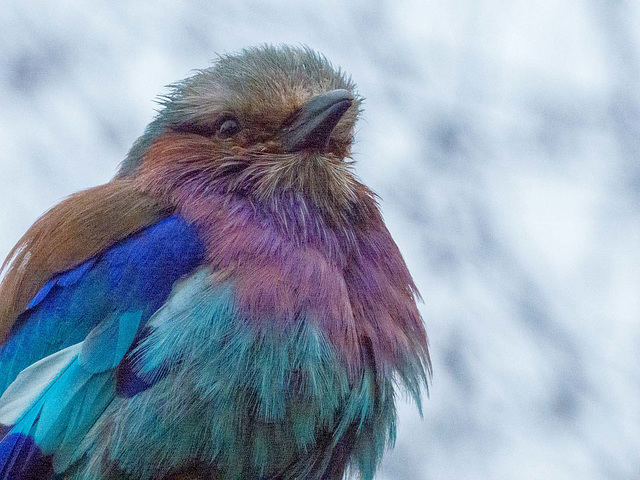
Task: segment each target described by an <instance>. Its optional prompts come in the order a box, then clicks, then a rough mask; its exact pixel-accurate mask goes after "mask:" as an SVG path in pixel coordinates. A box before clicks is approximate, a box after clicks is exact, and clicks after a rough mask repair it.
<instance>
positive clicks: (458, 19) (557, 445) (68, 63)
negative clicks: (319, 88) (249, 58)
mask: <svg viewBox="0 0 640 480" xmlns="http://www.w3.org/2000/svg"><path fill="white" fill-rule="evenodd" d="M265 42H266V43H276V44H279V43H289V44H296V45H297V44H307V45H309V46H311V47H313V48H314V49H317V50H319V51H321V52H323V53H324V54H325V55H326V56H327V57H328V58H330V59H331V60H332V61H333V62H334V63H335V64H336V65H340V66H341V67H342V68H343V69H345V70H346V71H348V72H349V73H351V74H352V76H353V78H354V80H355V81H356V83H357V84H358V86H359V91H360V93H361V94H362V95H364V96H365V97H366V103H365V113H364V118H363V120H362V121H361V122H360V124H359V127H358V132H357V144H356V156H355V159H356V160H357V162H358V164H357V171H358V174H359V175H360V177H361V178H362V179H363V180H364V181H365V183H367V184H368V185H369V186H371V187H372V188H373V189H374V190H375V191H376V192H377V193H378V194H379V195H380V196H381V198H382V209H383V212H384V215H385V218H386V220H387V224H388V226H389V228H390V230H391V232H392V234H393V235H394V237H395V239H396V240H397V242H398V244H399V246H400V249H401V250H402V252H403V253H404V255H405V257H406V259H407V262H408V264H409V267H410V270H411V271H412V273H413V275H414V277H415V280H416V282H417V284H418V287H419V288H420V291H421V293H422V295H423V296H424V305H422V306H421V310H422V313H423V316H424V319H425V322H426V324H427V328H428V332H429V335H430V339H431V348H432V357H433V368H434V377H433V382H432V386H431V392H430V396H431V398H430V400H428V401H426V402H425V405H424V418H423V419H421V418H420V416H419V415H418V413H417V412H416V409H415V407H414V406H413V405H411V404H409V403H402V404H401V405H400V422H399V435H398V441H397V445H396V448H395V450H394V451H393V452H391V453H389V454H388V455H387V456H386V457H385V460H384V463H383V465H382V467H381V469H380V472H379V475H378V477H377V478H379V479H380V480H427V479H434V480H435V479H438V480H440V479H443V480H444V479H456V480H458V479H465V480H466V479H496V480H498V479H517V480H524V479H540V478H549V479H576V478H580V479H603V480H604V479H606V480H611V479H638V478H640V322H639V320H640V191H639V187H640V83H639V81H640V2H636V1H624V0H617V1H612V0H537V1H535V2H532V1H530V0H512V1H510V2H501V1H498V0H414V1H410V0H407V1H394V2H391V1H389V2H380V1H372V0H355V1H349V2H338V1H335V2H308V3H306V4H303V3H302V2H287V1H275V2H261V3H256V2H252V1H250V0H238V1H226V2H216V1H201V2H198V1H171V2H168V1H166V2H163V1H157V2H153V4H151V2H144V5H143V4H142V2H125V1H113V2H92V3H90V4H89V3H86V2H68V1H58V2H47V3H46V4H45V2H30V1H17V0H16V1H13V0H9V1H4V2H2V3H0V90H1V91H2V92H3V95H2V98H1V99H0V201H1V202H2V207H0V256H2V257H3V258H4V256H5V255H6V254H7V252H8V251H9V249H10V248H11V246H12V245H13V244H14V243H15V242H16V241H17V240H18V238H19V237H20V236H21V235H22V234H23V233H24V231H25V230H26V229H27V228H28V227H29V226H30V225H31V223H32V222H33V221H34V220H35V219H36V218H37V217H38V216H39V215H40V214H41V213H43V212H44V211H45V210H46V209H47V208H49V207H51V206H52V205H54V204H55V203H56V202H58V201H59V200H60V199H62V198H63V197H65V196H66V195H68V194H70V193H72V192H75V191H77V190H80V189H84V188H87V187H90V186H93V185H96V184H100V183H103V182H106V181H108V180H109V179H110V178H111V177H112V176H113V175H114V173H115V172H116V169H117V166H118V163H119V162H120V161H121V160H122V159H123V158H124V156H125V154H126V152H127V150H128V148H129V147H130V145H131V144H132V142H133V141H134V140H135V139H136V137H137V136H138V135H140V134H141V133H142V131H143V129H144V127H145V125H146V124H147V123H148V122H149V121H150V120H151V119H152V117H153V115H154V109H155V104H154V103H153V99H154V97H155V96H156V95H157V94H159V93H162V92H163V91H165V90H164V89H163V86H164V85H166V84H168V83H170V82H173V81H176V80H179V79H182V78H184V77H185V76H187V75H189V74H190V72H191V71H192V69H195V68H205V67H207V66H209V65H210V63H211V60H212V59H214V58H215V54H216V53H225V52H234V51H237V50H239V49H240V48H242V47H244V46H249V45H254V44H259V43H265Z"/></svg>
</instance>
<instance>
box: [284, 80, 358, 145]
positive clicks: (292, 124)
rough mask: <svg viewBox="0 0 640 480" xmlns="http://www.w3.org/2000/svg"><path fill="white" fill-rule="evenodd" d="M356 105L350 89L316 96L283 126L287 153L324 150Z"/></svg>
mask: <svg viewBox="0 0 640 480" xmlns="http://www.w3.org/2000/svg"><path fill="white" fill-rule="evenodd" d="M352 103H353V95H352V94H351V92H349V91H348V90H331V91H330V92H326V93H322V94H320V95H317V96H315V97H313V98H312V99H311V100H309V101H308V102H307V103H305V104H304V105H302V106H301V107H300V108H298V110H296V112H295V113H294V114H293V116H292V117H291V119H290V120H289V121H288V122H287V123H286V124H285V126H284V127H283V134H282V144H283V147H284V150H285V151H286V152H287V153H291V152H297V151H299V150H303V149H307V150H320V151H322V150H324V149H325V148H326V147H327V144H328V143H329V137H331V132H333V129H334V128H335V126H336V125H337V124H338V122H339V121H340V119H341V118H342V116H343V115H344V113H345V112H346V111H347V109H348V108H349V107H350V106H351V104H352Z"/></svg>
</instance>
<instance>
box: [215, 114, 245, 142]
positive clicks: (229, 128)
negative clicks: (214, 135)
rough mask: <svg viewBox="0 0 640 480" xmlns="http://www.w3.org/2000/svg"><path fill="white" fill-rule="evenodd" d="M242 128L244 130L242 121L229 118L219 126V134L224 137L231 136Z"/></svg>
mask: <svg viewBox="0 0 640 480" xmlns="http://www.w3.org/2000/svg"><path fill="white" fill-rule="evenodd" d="M240 130H242V127H241V126H240V122H239V121H238V120H237V119H235V118H227V119H226V120H225V121H223V122H222V123H221V124H220V126H219V127H218V135H220V136H221V137H222V138H229V137H232V136H234V135H235V134H236V133H238V132H239V131H240Z"/></svg>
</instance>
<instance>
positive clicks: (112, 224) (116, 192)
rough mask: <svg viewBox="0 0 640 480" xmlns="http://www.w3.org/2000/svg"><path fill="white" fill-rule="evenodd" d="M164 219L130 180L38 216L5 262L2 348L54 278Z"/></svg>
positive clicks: (96, 189)
mask: <svg viewBox="0 0 640 480" xmlns="http://www.w3.org/2000/svg"><path fill="white" fill-rule="evenodd" d="M165 215H166V210H165V208H164V207H163V206H162V205H161V204H160V203H159V202H158V200H157V199H156V198H155V197H152V196H150V195H148V194H144V193H140V192H139V191H137V190H135V189H134V188H133V182H132V181H130V180H114V181H112V182H110V183H107V184H105V185H101V186H98V187H94V188H90V189H88V190H84V191H82V192H78V193H76V194H74V195H72V196H70V197H69V198H67V199H66V200H64V201H62V202H61V203H59V204H58V205H56V206H55V207H53V208H52V209H51V210H49V211H48V212H46V213H45V214H44V215H43V216H42V217H40V218H39V219H38V220H37V221H36V222H35V223H34V224H33V226H32V227H31V228H30V229H29V230H28V231H27V233H25V234H24V236H23V237H22V238H21V239H20V241H19V242H18V243H17V244H16V246H15V247H13V250H11V252H10V253H9V256H8V257H7V259H6V260H5V261H4V264H3V266H2V270H3V271H4V272H5V276H4V278H3V279H2V283H1V284H0V344H1V343H2V342H4V340H5V339H6V336H7V334H8V332H9V331H10V329H11V326H12V325H13V324H14V322H15V321H16V318H17V317H18V315H20V313H22V312H23V311H24V309H25V308H26V306H27V305H28V303H29V301H30V300H31V298H33V296H34V295H35V294H36V293H37V292H38V290H39V289H40V288H41V287H42V286H43V285H44V284H45V283H46V282H47V281H48V280H49V279H50V278H51V277H52V276H53V275H55V274H57V273H59V272H63V271H65V270H68V269H70V268H72V267H74V266H76V265H79V264H80V263H82V262H83V261H85V260H87V259H89V258H91V257H92V256H93V255H95V254H97V253H98V252H100V251H102V250H104V249H105V248H107V247H109V246H111V245H113V244H114V243H116V242H118V241H119V240H122V239H123V238H125V237H126V236H128V235H130V234H132V233H134V232H136V231H137V230H140V229H141V228H144V227H146V226H149V225H151V224H153V223H155V222H157V221H158V220H160V219H161V218H162V217H163V216H165Z"/></svg>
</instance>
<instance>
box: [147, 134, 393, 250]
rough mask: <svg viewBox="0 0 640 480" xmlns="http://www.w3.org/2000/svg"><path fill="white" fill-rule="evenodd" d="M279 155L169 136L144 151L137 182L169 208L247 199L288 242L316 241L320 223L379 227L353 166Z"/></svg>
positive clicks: (329, 156)
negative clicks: (176, 203) (188, 201)
mask: <svg viewBox="0 0 640 480" xmlns="http://www.w3.org/2000/svg"><path fill="white" fill-rule="evenodd" d="M276 149H277V147H276V146H274V145H271V144H269V143H268V142H267V143H264V144H258V145H253V146H251V147H250V148H243V147H240V146H237V145H232V144H228V145H227V144H225V143H214V142H211V141H209V139H207V138H206V137H202V136H200V135H185V134H177V133H165V134H163V135H161V136H159V137H158V138H157V139H156V140H155V141H154V142H153V143H152V144H151V146H150V148H149V150H148V151H147V153H146V155H145V157H144V161H143V163H142V165H141V166H140V169H139V171H138V174H137V177H138V180H137V183H138V185H139V186H140V188H141V189H142V190H146V191H151V192H153V193H155V194H157V195H159V196H161V197H163V198H167V199H169V200H170V201H171V199H172V198H174V199H175V198H176V196H177V197H185V196H188V197H190V199H191V201H195V202H199V201H202V200H203V199H207V198H212V197H216V196H217V197H224V198H225V199H242V201H245V202H247V203H249V204H251V205H252V207H253V208H254V209H256V211H260V212H262V213H263V214H264V215H265V216H266V217H269V218H270V219H271V220H272V221H273V222H276V223H278V224H279V225H280V227H281V228H283V229H285V230H287V232H288V234H289V235H291V236H294V237H298V236H300V235H302V236H306V237H308V238H309V239H311V240H312V239H313V237H314V236H317V234H319V233H320V232H318V231H314V228H313V227H314V226H317V225H318V223H321V224H323V225H325V226H326V227H327V228H333V229H341V228H343V227H349V228H353V227H354V226H358V225H360V224H365V223H370V222H381V221H382V220H381V217H380V213H379V210H378V206H377V203H376V200H375V196H374V194H373V193H372V192H371V191H370V190H369V189H368V188H367V187H366V186H364V185H363V184H362V183H360V182H359V181H358V180H357V179H356V177H355V175H354V174H353V172H352V169H351V162H349V161H345V160H344V159H342V158H338V157H337V156H335V155H334V154H333V153H326V154H320V153H318V152H304V153H302V154H301V153H297V154H286V153H278V152H277V150H276ZM182 201H184V198H183V200H182ZM310 229H311V230H310Z"/></svg>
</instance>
